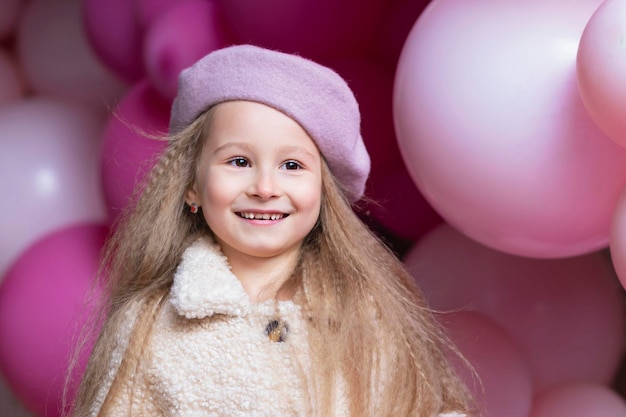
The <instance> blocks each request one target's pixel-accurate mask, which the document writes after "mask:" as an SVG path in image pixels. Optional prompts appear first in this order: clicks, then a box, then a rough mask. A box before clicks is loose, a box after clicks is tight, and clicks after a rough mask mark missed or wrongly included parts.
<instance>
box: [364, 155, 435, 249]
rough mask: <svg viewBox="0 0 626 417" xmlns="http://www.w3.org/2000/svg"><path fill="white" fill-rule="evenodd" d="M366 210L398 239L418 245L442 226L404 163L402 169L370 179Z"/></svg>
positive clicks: (373, 176) (367, 189) (399, 165)
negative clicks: (420, 239) (368, 202)
mask: <svg viewBox="0 0 626 417" xmlns="http://www.w3.org/2000/svg"><path fill="white" fill-rule="evenodd" d="M366 195H367V197H368V198H369V199H371V200H372V201H373V202H372V203H371V204H367V207H366V210H367V211H368V212H369V214H370V215H371V217H372V218H374V219H375V220H377V221H378V222H379V223H380V224H381V225H382V226H384V227H385V229H386V230H388V231H390V232H391V233H393V234H394V236H397V237H400V238H402V239H407V240H410V241H415V240H417V239H418V238H420V237H422V236H423V235H424V234H426V233H427V232H428V231H430V230H431V229H433V228H434V227H435V226H437V225H438V224H440V223H441V221H442V220H441V217H440V216H439V214H437V212H436V211H435V210H434V209H433V208H432V207H431V206H430V204H428V202H427V201H426V200H425V199H424V197H423V196H422V193H420V191H419V190H418V189H417V187H416V186H415V183H413V181H412V179H411V177H410V175H409V173H408V172H407V170H406V168H405V167H404V165H402V163H399V164H398V168H396V169H394V170H389V171H387V172H382V173H379V174H376V175H372V176H370V179H369V181H368V183H367V187H366Z"/></svg>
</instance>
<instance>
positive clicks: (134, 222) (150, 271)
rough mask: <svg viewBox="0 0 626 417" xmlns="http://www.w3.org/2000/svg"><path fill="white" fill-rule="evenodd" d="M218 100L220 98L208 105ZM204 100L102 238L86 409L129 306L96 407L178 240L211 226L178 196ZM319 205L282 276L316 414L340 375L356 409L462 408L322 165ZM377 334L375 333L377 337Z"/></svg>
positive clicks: (139, 333)
mask: <svg viewBox="0 0 626 417" xmlns="http://www.w3.org/2000/svg"><path fill="white" fill-rule="evenodd" d="M213 109H215V107H214V108H213ZM213 109H210V110H208V111H207V112H205V113H204V114H203V115H201V116H200V117H199V118H198V119H197V120H196V121H194V122H193V123H192V124H190V125H189V126H188V127H187V128H186V129H185V130H184V131H182V132H181V133H179V134H177V135H175V136H174V137H171V138H169V141H170V142H169V145H168V147H167V149H166V150H165V152H164V154H163V155H162V156H161V158H160V159H159V161H158V162H157V163H156V165H155V167H154V169H153V170H152V171H151V174H150V176H149V179H148V181H147V182H146V184H145V186H143V187H142V190H143V191H142V192H140V193H139V196H138V198H137V202H136V204H135V206H134V209H133V210H131V211H130V212H129V214H128V215H127V216H125V217H124V219H123V220H122V221H121V222H120V224H119V225H117V227H116V232H115V234H114V235H113V236H112V237H111V239H110V240H109V241H108V244H107V247H106V251H105V256H104V261H103V269H102V274H101V275H102V276H103V277H106V281H107V285H108V287H107V288H108V289H107V291H106V294H107V297H108V298H107V299H108V302H107V303H106V305H105V306H104V307H103V314H104V324H103V327H102V331H101V332H100V335H99V338H98V340H97V342H96V345H95V347H94V349H93V352H92V354H91V356H90V360H89V363H88V366H87V370H86V372H85V374H84V377H83V379H82V381H81V385H80V388H79V392H78V395H77V397H76V401H75V403H74V405H73V415H75V416H80V417H83V416H85V415H87V414H89V412H90V406H92V404H93V403H94V401H95V400H96V397H97V395H98V391H99V389H100V386H99V384H100V383H101V382H102V381H103V380H104V379H105V376H106V374H107V373H108V372H109V371H110V369H109V366H110V361H111V352H112V350H113V347H114V346H115V343H116V340H117V329H118V328H119V326H120V324H121V322H122V321H123V320H124V318H123V316H124V312H125V311H126V309H127V308H128V306H130V305H133V304H137V303H139V304H140V305H141V309H140V313H139V316H138V319H137V320H136V322H135V327H134V329H133V331H132V334H131V339H130V342H129V345H128V347H127V349H126V352H125V354H124V357H123V360H122V364H121V365H120V368H119V369H118V371H117V375H116V376H115V378H114V380H113V383H112V386H111V388H110V390H109V393H108V394H107V397H106V399H105V401H104V404H103V406H102V409H101V412H100V415H105V414H106V409H107V407H108V406H109V403H110V400H111V399H112V398H114V397H115V395H116V393H117V391H118V390H119V389H120V387H121V385H122V383H123V381H124V379H125V378H131V377H132V375H133V373H134V369H135V368H136V367H137V366H138V364H139V362H140V360H141V356H142V352H143V349H144V347H145V345H146V344H147V340H148V339H149V337H150V335H151V333H152V329H153V326H154V323H155V321H156V317H157V316H158V314H159V311H160V309H161V306H162V305H163V303H164V301H165V300H166V297H167V294H168V292H169V289H170V287H171V285H172V279H173V274H174V271H175V269H176V267H177V265H178V263H179V261H180V258H181V256H182V253H183V251H184V250H185V248H186V247H187V246H188V245H189V244H190V243H191V242H192V241H193V240H195V239H197V238H198V237H199V236H201V235H206V234H210V233H211V231H210V229H209V228H208V226H207V225H206V223H205V222H204V220H203V219H202V216H197V215H192V214H191V213H190V212H189V210H188V208H186V207H185V203H184V196H185V193H186V192H187V190H189V189H190V187H191V186H192V184H193V182H194V180H195V174H196V165H197V162H198V160H199V157H200V153H201V151H202V147H203V145H204V140H205V138H206V137H207V136H208V129H209V126H210V123H211V119H212V116H213V114H214V110H213ZM322 186H323V189H322V207H321V212H320V218H319V221H318V223H317V225H316V226H315V227H314V229H313V230H312V231H311V232H310V234H309V235H308V236H307V238H306V239H305V241H304V243H303V246H302V250H301V253H300V259H299V262H298V265H297V267H296V270H295V271H294V273H293V275H292V277H291V278H290V280H289V281H288V282H286V283H285V285H295V286H296V288H298V291H297V292H296V295H295V297H294V302H296V303H298V304H300V305H301V306H302V309H303V314H304V316H305V319H306V320H307V325H308V329H309V338H310V352H311V361H312V365H313V366H311V369H310V371H309V372H310V374H311V375H309V376H306V377H310V378H311V380H312V381H314V382H313V384H312V386H314V387H315V389H314V395H315V404H316V406H315V408H316V409H315V410H313V411H314V412H315V414H319V415H322V416H330V415H333V410H335V409H336V404H335V403H336V402H337V401H340V399H339V398H336V397H337V396H336V392H337V383H338V377H341V379H342V380H343V381H345V392H346V395H347V400H348V404H349V408H350V412H351V413H350V414H351V415H352V416H432V415H436V414H437V413H440V412H444V411H459V412H468V410H469V407H470V400H469V396H468V393H467V390H466V389H465V387H464V386H463V385H462V384H461V383H460V382H459V380H458V379H457V378H456V377H455V375H454V373H453V372H452V370H451V368H450V366H449V365H448V363H447V361H446V359H445V357H444V354H443V352H442V347H443V346H445V345H447V343H446V342H445V337H444V336H443V334H442V332H441V331H440V329H439V328H438V326H437V325H436V324H435V323H436V322H435V320H434V319H433V317H432V314H431V312H430V311H429V310H428V309H427V307H426V303H425V302H424V300H423V298H422V297H421V295H420V292H419V291H418V289H417V288H416V287H415V285H414V281H413V280H412V279H411V278H410V276H409V275H408V273H407V272H406V271H405V269H404V267H403V264H402V263H401V262H400V261H399V260H398V259H397V257H396V256H395V255H394V254H393V253H392V252H391V251H390V250H389V249H388V248H387V246H385V245H384V244H383V243H382V242H381V241H380V240H379V239H378V238H377V237H376V236H375V235H374V234H373V233H372V232H371V231H370V230H369V229H368V228H367V227H366V226H365V225H364V224H363V223H362V222H361V220H360V219H359V218H358V217H357V215H356V214H355V213H354V211H353V209H352V207H351V206H350V204H349V203H348V202H347V200H346V199H345V197H344V195H343V193H342V192H341V190H340V186H339V184H338V182H337V181H336V180H335V179H334V178H333V175H332V173H331V172H330V170H329V169H328V167H327V165H326V164H325V163H323V164H322ZM373 338H374V339H373Z"/></svg>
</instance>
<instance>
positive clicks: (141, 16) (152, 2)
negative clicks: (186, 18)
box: [134, 0, 181, 29]
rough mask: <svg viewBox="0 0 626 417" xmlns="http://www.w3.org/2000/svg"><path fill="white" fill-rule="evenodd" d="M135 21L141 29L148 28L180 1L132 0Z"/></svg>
mask: <svg viewBox="0 0 626 417" xmlns="http://www.w3.org/2000/svg"><path fill="white" fill-rule="evenodd" d="M134 3H135V13H136V15H137V20H138V22H139V24H140V26H141V27H142V28H144V29H145V28H148V27H150V25H151V24H152V22H154V21H155V20H156V19H158V18H159V17H161V16H162V15H164V14H165V13H167V12H168V11H169V10H171V9H173V8H175V7H176V6H178V5H179V4H180V3H181V2H180V0H134Z"/></svg>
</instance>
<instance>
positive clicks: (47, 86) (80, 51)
mask: <svg viewBox="0 0 626 417" xmlns="http://www.w3.org/2000/svg"><path fill="white" fill-rule="evenodd" d="M82 23H83V22H82V19H81V3H80V1H78V0H70V1H48V0H32V1H31V2H29V4H28V6H27V7H26V8H25V10H24V13H23V16H22V18H21V20H20V26H19V32H18V38H17V50H18V53H19V60H20V63H21V66H22V68H23V71H24V74H25V76H26V78H27V80H28V83H29V84H30V86H31V88H32V89H33V90H34V92H35V93H38V94H47V95H51V96H55V97H60V98H65V99H71V100H76V101H78V102H80V103H82V104H88V105H92V106H96V107H98V108H100V109H101V110H103V111H105V110H108V109H109V108H110V107H112V106H113V105H114V104H115V102H116V101H117V100H118V98H119V96H120V95H121V94H122V92H123V90H124V89H125V88H126V87H125V85H124V84H123V83H122V81H121V80H120V79H119V78H118V77H117V76H115V75H114V74H113V73H112V72H111V71H110V70H109V69H108V68H106V67H104V66H103V65H102V63H101V62H100V60H99V59H98V57H97V56H96V54H95V53H94V52H93V49H92V48H91V46H90V44H89V41H88V40H87V37H86V36H85V31H84V28H83V24H82Z"/></svg>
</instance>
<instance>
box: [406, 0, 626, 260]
mask: <svg viewBox="0 0 626 417" xmlns="http://www.w3.org/2000/svg"><path fill="white" fill-rule="evenodd" d="M600 2H601V0H581V1H576V2H570V1H567V0H561V1H556V0H555V1H548V2H544V1H526V2H519V1H517V2H514V1H510V0H509V1H501V0H476V1H471V2H468V1H465V0H436V1H434V2H432V3H431V4H430V5H429V7H428V8H427V9H426V10H425V11H424V12H423V13H422V15H421V16H420V18H419V19H418V21H417V23H416V24H415V26H414V27H413V30H412V31H411V33H410V35H409V37H408V39H407V41H406V43H405V46H404V49H403V51H402V56H401V58H400V62H399V64H398V70H397V73H396V80H395V87H394V118H395V125H396V131H397V135H398V140H399V144H400V150H401V152H402V155H403V157H404V160H405V162H406V164H407V166H408V168H409V171H410V172H411V175H412V177H413V179H414V180H415V182H416V184H417V185H418V187H419V188H420V190H421V191H422V193H423V194H424V196H425V197H426V198H427V199H428V200H429V201H430V202H431V204H432V205H433V207H434V208H435V209H436V210H437V211H438V212H439V213H440V214H441V215H442V216H443V217H444V218H445V219H446V220H447V221H448V223H450V224H452V225H454V226H455V227H456V228H457V229H459V230H460V231H462V232H463V233H465V234H466V235H468V236H470V237H472V238H473V239H475V240H477V241H479V242H481V243H483V244H485V245H487V246H490V247H492V248H495V249H498V250H501V251H504V252H508V253H512V254H516V255H522V256H529V257H539V258H560V257H567V256H574V255H579V254H584V253H589V252H592V251H594V250H597V249H600V248H603V247H606V246H607V244H608V241H609V231H610V223H611V216H612V211H613V206H614V204H615V202H616V201H617V197H618V194H619V191H620V190H621V186H622V184H623V183H624V181H625V180H626V151H625V150H624V149H623V148H621V147H619V146H618V145H616V144H615V143H614V142H613V141H611V140H609V139H608V138H607V137H606V136H605V135H604V134H603V133H602V132H601V131H600V130H599V129H598V128H597V127H596V126H595V124H594V123H593V121H592V120H591V118H590V117H589V116H588V115H587V112H586V110H585V108H584V106H583V104H582V101H581V99H580V97H579V94H578V88H577V86H576V75H575V73H576V71H575V63H576V52H577V47H578V41H579V39H580V36H581V33H582V31H583V28H584V26H585V24H586V22H587V21H588V19H589V18H590V17H591V15H592V13H593V11H594V10H595V9H596V8H597V6H598V5H599V4H600Z"/></svg>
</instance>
